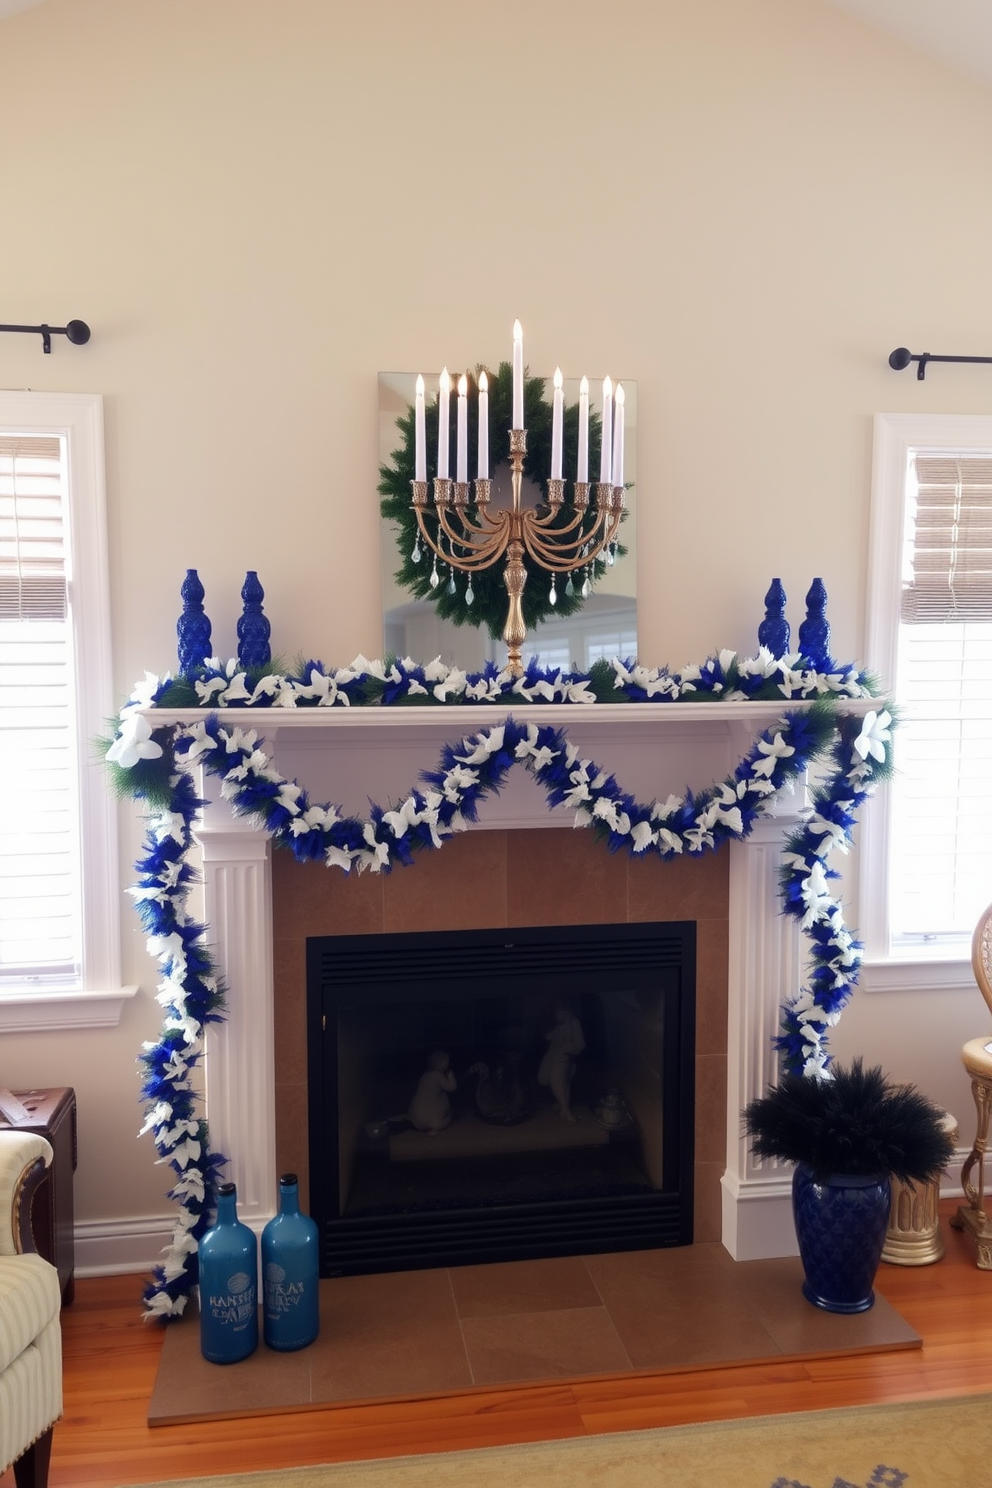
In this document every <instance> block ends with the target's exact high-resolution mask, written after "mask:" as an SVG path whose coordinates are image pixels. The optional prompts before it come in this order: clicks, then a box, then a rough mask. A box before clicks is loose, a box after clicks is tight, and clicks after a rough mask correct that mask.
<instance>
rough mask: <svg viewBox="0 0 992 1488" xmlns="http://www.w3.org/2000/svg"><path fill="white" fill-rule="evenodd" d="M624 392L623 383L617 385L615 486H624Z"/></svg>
mask: <svg viewBox="0 0 992 1488" xmlns="http://www.w3.org/2000/svg"><path fill="white" fill-rule="evenodd" d="M624 398H625V394H624V390H623V383H620V382H618V383H617V391H616V396H615V397H614V399H613V402H614V414H613V484H614V485H615V486H622V485H623V420H624V412H623V405H624Z"/></svg>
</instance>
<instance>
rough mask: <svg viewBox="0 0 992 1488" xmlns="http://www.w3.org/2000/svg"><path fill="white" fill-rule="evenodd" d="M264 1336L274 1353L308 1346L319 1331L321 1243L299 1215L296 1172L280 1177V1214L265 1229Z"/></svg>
mask: <svg viewBox="0 0 992 1488" xmlns="http://www.w3.org/2000/svg"><path fill="white" fill-rule="evenodd" d="M262 1286H263V1295H264V1307H263V1317H264V1323H263V1328H264V1337H265V1342H266V1343H267V1344H268V1346H269V1348H271V1349H279V1350H281V1351H282V1352H283V1353H289V1352H290V1351H291V1350H293V1349H301V1348H306V1346H307V1344H308V1343H313V1341H314V1339H315V1338H316V1337H317V1334H318V1333H319V1331H320V1242H319V1238H318V1231H317V1226H316V1224H315V1223H314V1221H313V1220H312V1219H311V1218H310V1216H309V1215H307V1214H301V1213H300V1195H299V1189H298V1187H297V1181H296V1174H295V1173H284V1174H283V1176H282V1177H281V1178H280V1179H279V1213H278V1214H277V1215H276V1216H275V1218H274V1219H270V1220H269V1222H268V1224H267V1225H266V1226H265V1229H264V1230H263V1231H262Z"/></svg>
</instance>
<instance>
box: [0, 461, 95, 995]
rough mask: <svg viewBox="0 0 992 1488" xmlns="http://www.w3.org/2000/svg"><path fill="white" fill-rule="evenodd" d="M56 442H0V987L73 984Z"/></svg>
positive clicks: (68, 657) (73, 886) (72, 848)
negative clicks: (5, 985)
mask: <svg viewBox="0 0 992 1488" xmlns="http://www.w3.org/2000/svg"><path fill="white" fill-rule="evenodd" d="M67 539H68V517H67V501H66V459H65V440H64V439H63V438H58V437H32V436H27V435H25V436H18V435H9V434H8V435H0V821H2V824H3V826H2V832H0V985H2V984H3V983H5V982H11V981H16V982H18V983H35V984H38V985H44V984H46V983H49V982H58V983H59V984H60V985H66V984H67V983H69V984H71V983H72V982H74V981H75V982H78V980H79V978H80V975H81V960H82V947H81V939H82V935H81V912H80V911H81V904H80V898H81V896H80V858H79V809H78V799H77V759H76V727H75V716H74V702H75V700H74V691H75V689H74V685H73V670H74V668H73V646H72V633H71V614H70V605H69V592H70V591H69V580H70V574H69V571H68V570H69V560H68V555H69V543H68V540H67Z"/></svg>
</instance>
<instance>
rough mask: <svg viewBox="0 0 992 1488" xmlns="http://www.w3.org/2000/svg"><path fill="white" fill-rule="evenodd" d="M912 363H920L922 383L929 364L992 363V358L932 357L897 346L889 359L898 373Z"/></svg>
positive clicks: (917, 372) (919, 372) (919, 373)
mask: <svg viewBox="0 0 992 1488" xmlns="http://www.w3.org/2000/svg"><path fill="white" fill-rule="evenodd" d="M910 362H919V364H920V365H919V366H918V367H917V369H916V377H917V381H919V382H922V381H923V379H924V377H925V376H926V375H927V362H992V357H956V356H931V355H930V353H929V351H921V352H915V351H907V350H906V348H905V346H897V347H896V349H895V351H894V352H892V354H891V356H890V357H889V366H890V367H892V368H893V370H894V371H896V372H901V371H902V369H903V368H904V367H908V366H909V364H910Z"/></svg>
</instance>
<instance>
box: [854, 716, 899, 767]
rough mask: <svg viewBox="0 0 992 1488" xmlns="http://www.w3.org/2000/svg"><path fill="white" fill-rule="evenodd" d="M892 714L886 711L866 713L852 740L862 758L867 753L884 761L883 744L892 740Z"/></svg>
mask: <svg viewBox="0 0 992 1488" xmlns="http://www.w3.org/2000/svg"><path fill="white" fill-rule="evenodd" d="M891 723H892V715H891V714H890V713H887V712H884V711H883V712H881V713H866V714H865V717H864V723H863V724H862V725H861V732H860V734H859V735H858V737H857V738H856V739H855V741H854V748H855V749H856V750H857V751H858V753H859V754H860V756H861V758H862V759H863V760H867V759H868V757H869V755H870V756H871V758H872V759H873V760H877V761H878V763H879V764H880V765H881V764H884V763H885V746H886V744H889V743H890V742H891V740H892V730H891V728H890V724H891Z"/></svg>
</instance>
